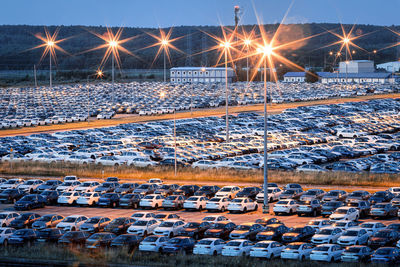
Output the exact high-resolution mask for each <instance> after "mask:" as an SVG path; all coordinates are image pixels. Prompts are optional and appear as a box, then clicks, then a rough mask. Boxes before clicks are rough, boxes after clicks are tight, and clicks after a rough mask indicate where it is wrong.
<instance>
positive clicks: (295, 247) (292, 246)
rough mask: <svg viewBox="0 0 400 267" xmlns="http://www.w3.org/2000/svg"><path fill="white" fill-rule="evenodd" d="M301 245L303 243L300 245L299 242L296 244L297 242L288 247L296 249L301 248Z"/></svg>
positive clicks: (287, 247)
mask: <svg viewBox="0 0 400 267" xmlns="http://www.w3.org/2000/svg"><path fill="white" fill-rule="evenodd" d="M300 246H301V245H298V244H296V245H295V244H293V245H291V244H289V245H287V246H286V249H293V250H295V249H299V248H300Z"/></svg>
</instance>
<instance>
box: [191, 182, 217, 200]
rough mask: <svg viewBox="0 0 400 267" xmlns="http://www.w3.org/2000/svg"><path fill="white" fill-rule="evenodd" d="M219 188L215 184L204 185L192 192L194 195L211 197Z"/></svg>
mask: <svg viewBox="0 0 400 267" xmlns="http://www.w3.org/2000/svg"><path fill="white" fill-rule="evenodd" d="M220 189H221V188H220V187H219V186H216V185H204V186H202V187H201V188H200V189H199V190H197V191H196V193H194V195H195V196H205V197H207V198H212V197H214V196H215V194H216V193H217V192H218V190H220Z"/></svg>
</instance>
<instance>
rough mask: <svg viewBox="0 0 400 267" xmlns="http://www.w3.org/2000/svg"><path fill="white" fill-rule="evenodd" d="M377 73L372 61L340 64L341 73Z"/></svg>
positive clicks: (343, 62)
mask: <svg viewBox="0 0 400 267" xmlns="http://www.w3.org/2000/svg"><path fill="white" fill-rule="evenodd" d="M374 71H375V67H374V62H373V61H371V60H351V61H347V62H346V61H342V62H340V63H339V73H371V72H374Z"/></svg>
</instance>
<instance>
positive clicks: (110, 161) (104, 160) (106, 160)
mask: <svg viewBox="0 0 400 267" xmlns="http://www.w3.org/2000/svg"><path fill="white" fill-rule="evenodd" d="M125 163H126V160H123V159H120V158H118V157H117V156H103V157H100V158H98V159H96V164H101V165H105V166H120V165H124V164H125Z"/></svg>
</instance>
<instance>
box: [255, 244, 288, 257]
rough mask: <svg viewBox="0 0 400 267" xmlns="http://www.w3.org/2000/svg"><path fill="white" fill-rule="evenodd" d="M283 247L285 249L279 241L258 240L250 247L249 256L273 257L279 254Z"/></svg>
mask: <svg viewBox="0 0 400 267" xmlns="http://www.w3.org/2000/svg"><path fill="white" fill-rule="evenodd" d="M283 249H285V246H284V245H282V244H281V243H279V242H276V241H272V240H268V241H260V242H258V243H256V244H255V245H254V247H252V248H251V249H250V257H256V258H267V259H274V258H278V257H280V256H281V252H282V250H283Z"/></svg>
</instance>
